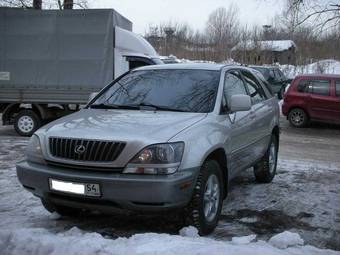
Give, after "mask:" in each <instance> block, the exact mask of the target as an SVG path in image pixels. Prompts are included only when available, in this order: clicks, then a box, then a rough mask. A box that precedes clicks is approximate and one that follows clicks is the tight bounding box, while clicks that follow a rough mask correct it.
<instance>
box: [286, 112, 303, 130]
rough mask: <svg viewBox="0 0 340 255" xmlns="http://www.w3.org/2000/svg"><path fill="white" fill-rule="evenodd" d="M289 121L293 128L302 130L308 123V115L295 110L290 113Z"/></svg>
mask: <svg viewBox="0 0 340 255" xmlns="http://www.w3.org/2000/svg"><path fill="white" fill-rule="evenodd" d="M288 120H289V123H290V124H291V125H292V126H293V127H297V128H302V127H305V126H306V125H307V123H308V115H307V113H306V112H305V111H304V110H302V109H300V108H294V109H292V110H291V111H290V112H289V114H288Z"/></svg>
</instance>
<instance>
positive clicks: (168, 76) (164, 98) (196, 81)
mask: <svg viewBox="0 0 340 255" xmlns="http://www.w3.org/2000/svg"><path fill="white" fill-rule="evenodd" d="M219 80H220V72H219V71H210V70H188V69H185V70H173V69H168V70H141V71H134V72H131V73H129V74H127V75H126V76H124V77H123V78H122V79H120V80H119V81H117V82H115V83H113V84H112V85H111V86H109V88H108V89H106V91H105V92H104V93H103V94H102V95H101V96H100V97H99V98H98V99H97V100H96V101H95V102H94V103H93V104H92V105H91V106H90V107H91V108H101V107H103V108H108V107H111V108H119V109H124V108H125V109H141V108H145V107H151V108H153V109H155V110H156V109H157V110H168V111H185V112H202V113H207V112H211V111H212V110H213V108H214V105H215V98H216V94H217V89H218V84H219Z"/></svg>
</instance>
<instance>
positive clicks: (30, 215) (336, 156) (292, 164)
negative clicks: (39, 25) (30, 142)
mask: <svg viewBox="0 0 340 255" xmlns="http://www.w3.org/2000/svg"><path fill="white" fill-rule="evenodd" d="M282 131H283V132H282V139H281V149H280V161H279V166H278V173H277V176H276V177H275V179H274V181H273V182H272V183H270V184H256V183H255V182H254V177H253V174H252V171H251V170H249V171H247V172H245V173H244V174H242V176H240V177H238V178H236V179H235V180H234V181H233V183H232V185H231V187H230V193H229V196H228V198H227V200H226V201H225V203H224V206H223V210H222V216H221V220H220V222H219V225H218V227H217V229H216V231H214V233H213V234H211V235H210V236H208V237H206V238H201V237H197V236H196V232H195V230H194V229H184V230H182V231H180V233H181V235H179V234H178V233H179V227H178V225H176V222H177V221H176V220H175V219H173V218H174V217H172V216H170V215H167V214H164V215H163V214H160V215H140V214H137V213H132V212H125V211H117V214H115V215H113V216H104V215H98V214H91V215H83V216H82V217H79V218H77V219H72V218H67V217H60V216H59V215H56V214H50V213H48V212H46V211H45V210H44V209H43V207H42V206H41V204H40V201H39V199H38V198H35V197H33V196H32V195H31V194H30V193H29V192H27V191H26V190H24V189H23V188H22V187H21V185H20V184H19V182H18V180H17V177H16V173H15V163H16V162H17V161H18V160H20V159H22V158H23V151H24V148H25V146H26V144H27V139H26V138H22V137H17V136H16V135H15V134H14V131H13V130H12V128H11V127H8V128H7V127H5V128H4V127H1V126H0V187H1V188H0V254H4V255H6V254H19V255H21V254H95V253H96V254H238V255H243V254H255V255H256V254H261V255H262V254H280V255H281V254H296V255H298V254H304V255H309V254H311V255H313V254H332V255H333V254H340V252H339V251H340V189H339V185H340V170H339V169H340V128H338V127H334V126H331V127H328V126H317V127H311V128H307V129H303V130H302V129H293V128H290V127H289V126H288V125H286V122H283V130H282ZM285 231H289V232H285ZM280 233H284V234H281V235H277V234H280ZM292 233H296V234H298V235H296V234H292ZM301 238H302V239H301ZM315 247H318V248H315ZM326 249H332V250H338V252H336V251H333V252H332V251H330V250H326Z"/></svg>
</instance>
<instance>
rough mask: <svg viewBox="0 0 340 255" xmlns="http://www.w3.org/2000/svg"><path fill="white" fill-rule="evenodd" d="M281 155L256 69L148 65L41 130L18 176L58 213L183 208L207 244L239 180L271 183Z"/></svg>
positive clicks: (273, 105) (274, 113)
mask: <svg viewBox="0 0 340 255" xmlns="http://www.w3.org/2000/svg"><path fill="white" fill-rule="evenodd" d="M278 148H279V106H278V102H277V99H275V98H274V97H273V96H272V95H271V94H270V92H269V91H268V89H267V88H266V86H264V85H263V84H262V82H261V80H260V79H258V78H257V77H256V73H255V72H253V71H252V69H249V68H246V67H243V66H234V65H211V64H173V65H160V66H148V67H141V68H137V69H135V70H133V71H130V72H128V73H127V74H125V75H123V76H122V77H120V78H118V79H117V80H115V81H113V82H112V84H110V85H108V86H107V87H106V88H104V89H103V90H102V91H101V92H100V93H99V94H98V95H97V96H96V97H95V98H93V99H92V100H91V102H90V103H89V104H88V105H87V106H86V107H85V108H84V109H82V110H80V111H79V112H77V113H74V114H72V115H69V116H66V117H64V118H61V119H59V120H56V121H54V122H52V123H50V124H48V125H46V126H44V127H42V128H41V129H39V130H38V131H37V132H36V133H35V134H34V135H33V136H32V137H31V139H30V141H29V144H28V147H27V158H26V159H25V160H24V161H22V162H19V163H18V164H17V174H18V178H19V180H20V182H21V183H22V185H23V186H24V187H25V188H26V189H28V190H29V191H30V192H32V193H33V194H34V195H36V196H38V197H40V198H41V200H42V203H43V205H44V206H45V208H46V209H47V210H48V211H51V212H52V211H56V212H58V213H59V214H61V215H76V214H77V213H79V212H80V211H82V210H86V209H89V210H92V209H94V210H102V211H104V210H106V211H110V210H112V208H114V207H120V208H127V209H132V210H157V211H159V210H169V209H175V208H177V209H180V210H176V211H179V212H181V213H183V216H184V217H186V219H187V221H186V224H191V225H194V226H196V227H197V228H198V230H199V233H200V234H202V235H204V234H208V233H210V232H211V231H213V230H214V228H215V227H216V225H217V223H218V219H219V216H220V212H221V207H222V201H223V199H224V198H226V196H227V191H228V186H229V182H230V180H231V179H232V178H234V177H235V176H236V175H237V174H239V173H240V172H241V171H243V170H245V169H248V168H250V167H254V173H255V177H256V180H257V181H258V182H263V183H268V182H270V181H271V180H272V179H273V177H274V175H275V172H276V164H277V155H278Z"/></svg>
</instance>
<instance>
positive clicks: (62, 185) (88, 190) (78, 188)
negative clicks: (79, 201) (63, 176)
mask: <svg viewBox="0 0 340 255" xmlns="http://www.w3.org/2000/svg"><path fill="white" fill-rule="evenodd" d="M49 182H50V189H51V190H55V191H60V192H65V193H72V194H78V195H84V196H91V197H99V196H100V186H99V184H93V183H77V182H65V181H59V180H54V179H49Z"/></svg>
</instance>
